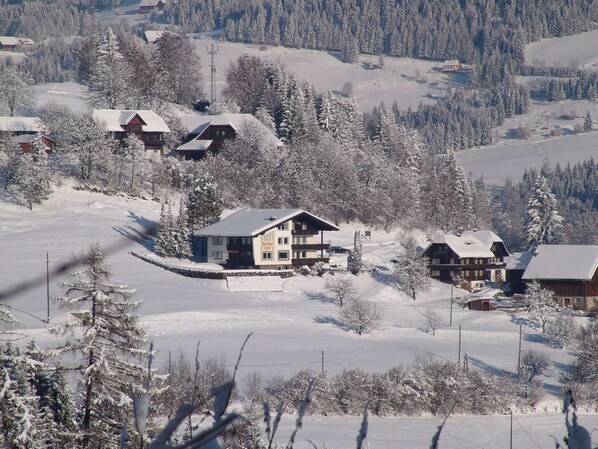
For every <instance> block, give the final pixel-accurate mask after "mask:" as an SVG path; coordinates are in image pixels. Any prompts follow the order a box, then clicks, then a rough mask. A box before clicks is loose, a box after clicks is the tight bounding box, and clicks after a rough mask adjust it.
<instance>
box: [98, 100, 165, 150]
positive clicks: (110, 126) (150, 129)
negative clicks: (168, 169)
mask: <svg viewBox="0 0 598 449" xmlns="http://www.w3.org/2000/svg"><path fill="white" fill-rule="evenodd" d="M93 120H94V121H95V122H96V123H97V124H98V126H102V127H104V129H105V130H106V131H107V132H109V133H110V134H111V135H112V136H113V137H114V138H115V139H116V140H118V141H119V142H122V141H123V140H124V139H125V138H126V137H127V136H128V135H130V134H134V135H135V136H137V138H138V139H139V140H141V141H142V142H143V144H144V145H145V149H146V150H147V151H148V152H151V153H149V154H148V157H153V156H157V155H159V156H162V155H163V152H164V147H165V144H166V142H165V141H164V135H165V134H166V133H169V132H170V128H169V127H168V125H167V124H166V122H165V121H164V119H163V118H162V117H160V116H159V115H158V114H156V113H155V112H154V111H150V110H147V109H137V110H121V109H94V110H93Z"/></svg>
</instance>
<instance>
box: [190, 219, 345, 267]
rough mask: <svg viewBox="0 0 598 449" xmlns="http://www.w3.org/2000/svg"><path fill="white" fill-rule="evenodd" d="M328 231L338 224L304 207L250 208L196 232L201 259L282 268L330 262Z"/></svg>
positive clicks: (333, 229)
mask: <svg viewBox="0 0 598 449" xmlns="http://www.w3.org/2000/svg"><path fill="white" fill-rule="evenodd" d="M324 231H338V227H336V226H335V225H334V224H332V223H330V222H328V221H326V220H324V219H322V218H319V217H316V216H315V215H313V214H310V213H309V212H306V211H304V210H302V209H246V210H240V211H238V212H235V213H233V214H231V215H229V216H228V217H226V218H224V219H222V220H221V221H219V222H217V223H214V224H212V225H210V226H206V227H205V228H203V229H200V230H198V231H195V232H194V233H193V236H194V239H195V240H196V244H195V245H194V246H195V251H196V256H198V257H199V258H200V259H201V260H204V261H207V262H210V263H217V264H220V265H223V266H225V267H226V268H229V269H234V268H259V269H275V270H276V269H278V270H281V269H291V268H295V269H297V268H300V267H301V266H303V265H308V266H310V265H314V264H315V263H316V262H325V263H327V262H328V261H329V259H328V258H327V257H324V250H327V249H328V246H329V245H328V244H325V243H324V234H323V233H324ZM318 234H319V235H318Z"/></svg>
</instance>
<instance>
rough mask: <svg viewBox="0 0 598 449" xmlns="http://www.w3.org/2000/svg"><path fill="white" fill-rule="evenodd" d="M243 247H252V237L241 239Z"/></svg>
mask: <svg viewBox="0 0 598 449" xmlns="http://www.w3.org/2000/svg"><path fill="white" fill-rule="evenodd" d="M241 244H242V245H251V237H241Z"/></svg>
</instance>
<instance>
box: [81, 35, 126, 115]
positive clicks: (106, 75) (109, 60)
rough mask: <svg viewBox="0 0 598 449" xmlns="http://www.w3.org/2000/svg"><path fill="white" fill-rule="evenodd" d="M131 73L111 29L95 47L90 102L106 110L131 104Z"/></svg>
mask: <svg viewBox="0 0 598 449" xmlns="http://www.w3.org/2000/svg"><path fill="white" fill-rule="evenodd" d="M130 79H131V71H130V68H129V66H128V64H127V62H126V61H125V59H124V57H123V55H122V54H121V52H120V51H119V46H118V41H117V38H116V35H115V34H114V32H113V31H112V28H108V29H107V30H106V34H105V35H104V37H103V38H102V40H101V42H100V43H99V44H98V46H97V50H96V58H95V64H94V65H93V67H92V71H91V75H90V92H91V102H92V103H93V105H94V106H96V107H100V108H107V109H118V108H126V107H128V105H129V104H130V103H131V98H130V97H131V89H130Z"/></svg>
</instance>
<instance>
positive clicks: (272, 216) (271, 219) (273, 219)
mask: <svg viewBox="0 0 598 449" xmlns="http://www.w3.org/2000/svg"><path fill="white" fill-rule="evenodd" d="M268 220H269V221H276V217H275V216H274V215H271V216H270V218H268Z"/></svg>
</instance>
